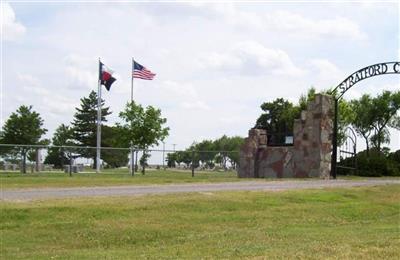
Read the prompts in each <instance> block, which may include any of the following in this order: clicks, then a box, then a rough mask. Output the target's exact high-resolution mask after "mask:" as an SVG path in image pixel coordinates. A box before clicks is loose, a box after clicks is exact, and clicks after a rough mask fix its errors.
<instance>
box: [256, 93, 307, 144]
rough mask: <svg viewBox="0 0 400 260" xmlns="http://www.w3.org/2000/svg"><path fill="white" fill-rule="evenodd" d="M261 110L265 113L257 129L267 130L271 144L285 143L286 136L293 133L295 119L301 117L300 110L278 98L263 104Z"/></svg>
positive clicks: (258, 120)
mask: <svg viewBox="0 0 400 260" xmlns="http://www.w3.org/2000/svg"><path fill="white" fill-rule="evenodd" d="M261 109H262V110H263V111H264V113H263V114H261V116H260V117H259V118H258V119H257V122H256V125H255V127H256V128H262V129H266V130H267V134H268V135H269V136H268V137H269V141H270V142H274V143H284V141H285V136H286V135H288V134H292V133H293V124H294V119H296V118H299V117H300V108H299V107H298V106H294V105H293V104H292V103H291V102H289V101H287V100H285V99H283V98H278V99H275V100H274V101H272V102H265V103H263V104H262V105H261ZM274 139H275V140H274Z"/></svg>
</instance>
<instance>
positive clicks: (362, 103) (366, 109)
mask: <svg viewBox="0 0 400 260" xmlns="http://www.w3.org/2000/svg"><path fill="white" fill-rule="evenodd" d="M350 107H351V110H352V111H353V113H354V117H353V118H352V120H351V125H352V127H353V128H354V130H355V131H356V132H357V134H358V135H360V136H361V137H362V138H364V141H365V145H366V153H367V155H369V142H370V140H369V138H370V135H371V133H372V129H373V127H372V114H371V113H372V99H371V97H370V96H369V95H363V96H362V97H361V98H360V99H359V100H357V99H354V100H351V101H350Z"/></svg>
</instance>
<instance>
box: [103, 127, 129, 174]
mask: <svg viewBox="0 0 400 260" xmlns="http://www.w3.org/2000/svg"><path fill="white" fill-rule="evenodd" d="M101 132H102V143H103V145H102V146H103V147H118V146H121V143H120V140H119V136H120V129H119V128H118V127H116V126H107V125H104V126H103V127H102V130H101ZM101 158H102V159H103V160H104V162H105V163H106V164H107V165H108V166H109V167H111V168H118V167H122V166H124V165H126V164H127V163H128V151H126V150H116V149H102V150H101Z"/></svg>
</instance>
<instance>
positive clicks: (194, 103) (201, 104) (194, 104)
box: [181, 100, 210, 110]
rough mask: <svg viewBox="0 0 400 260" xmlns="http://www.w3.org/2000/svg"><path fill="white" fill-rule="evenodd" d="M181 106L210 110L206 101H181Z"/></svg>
mask: <svg viewBox="0 0 400 260" xmlns="http://www.w3.org/2000/svg"><path fill="white" fill-rule="evenodd" d="M181 107H182V108H184V109H196V110H210V107H209V106H208V105H207V104H206V103H204V102H203V101H200V100H196V101H192V102H188V101H184V102H182V103H181Z"/></svg>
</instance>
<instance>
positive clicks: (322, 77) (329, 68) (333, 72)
mask: <svg viewBox="0 0 400 260" xmlns="http://www.w3.org/2000/svg"><path fill="white" fill-rule="evenodd" d="M310 65H311V72H312V73H313V74H314V75H316V78H317V80H319V81H322V82H324V83H325V82H326V83H329V82H331V83H339V82H337V81H338V80H340V79H342V78H343V79H344V76H345V75H344V73H343V71H341V70H340V69H339V68H338V67H337V66H336V65H335V64H334V63H332V62H331V61H329V60H327V59H312V60H310Z"/></svg>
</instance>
